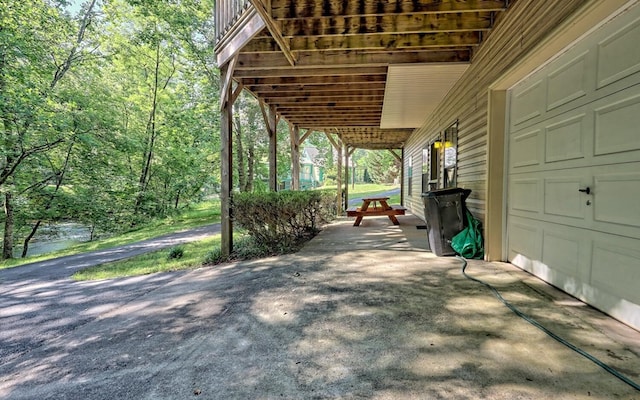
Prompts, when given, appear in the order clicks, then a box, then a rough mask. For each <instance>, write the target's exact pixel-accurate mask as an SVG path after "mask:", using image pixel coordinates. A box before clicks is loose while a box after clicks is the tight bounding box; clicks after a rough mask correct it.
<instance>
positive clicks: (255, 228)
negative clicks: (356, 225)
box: [232, 190, 336, 252]
mask: <svg viewBox="0 0 640 400" xmlns="http://www.w3.org/2000/svg"><path fill="white" fill-rule="evenodd" d="M335 207H336V195H335V191H328V190H310V191H283V192H267V193H236V194H234V196H233V216H232V218H233V220H234V221H235V222H236V223H237V224H238V225H239V226H240V227H242V228H244V229H246V230H247V232H248V233H249V235H250V236H251V237H252V238H253V240H254V241H255V244H256V245H257V246H259V247H266V248H270V249H277V250H276V251H277V252H282V250H284V249H286V248H291V247H296V246H297V245H298V244H299V243H301V242H303V241H305V240H307V239H308V238H309V237H312V236H313V235H315V234H316V233H317V232H318V230H319V228H320V226H321V225H322V224H324V223H326V222H328V221H330V220H331V219H333V218H335V215H336V208H335Z"/></svg>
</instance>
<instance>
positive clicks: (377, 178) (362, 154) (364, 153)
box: [353, 150, 401, 184]
mask: <svg viewBox="0 0 640 400" xmlns="http://www.w3.org/2000/svg"><path fill="white" fill-rule="evenodd" d="M353 159H354V161H355V162H356V163H357V165H358V168H359V169H361V170H362V171H363V174H366V175H363V180H364V181H365V182H367V183H369V182H371V183H381V184H382V183H393V182H394V181H395V180H396V179H397V178H398V177H399V176H400V167H401V166H400V162H399V161H398V160H397V159H396V158H395V157H394V156H393V155H392V154H391V153H390V152H389V150H358V151H356V152H355V153H354V156H353Z"/></svg>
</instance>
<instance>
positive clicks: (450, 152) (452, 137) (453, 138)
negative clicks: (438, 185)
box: [442, 121, 458, 188]
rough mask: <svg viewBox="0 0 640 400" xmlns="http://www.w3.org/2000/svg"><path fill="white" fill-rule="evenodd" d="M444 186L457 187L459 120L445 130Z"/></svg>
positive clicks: (443, 145)
mask: <svg viewBox="0 0 640 400" xmlns="http://www.w3.org/2000/svg"><path fill="white" fill-rule="evenodd" d="M443 139H444V140H443V144H442V147H443V149H444V160H443V161H444V163H443V172H444V173H443V187H445V188H449V187H455V186H456V184H457V175H458V121H456V122H454V123H453V124H451V125H450V126H449V127H448V128H447V129H445V131H444V138H443Z"/></svg>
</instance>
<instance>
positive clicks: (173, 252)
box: [167, 246, 184, 260]
mask: <svg viewBox="0 0 640 400" xmlns="http://www.w3.org/2000/svg"><path fill="white" fill-rule="evenodd" d="M183 255H184V246H174V247H172V248H170V249H169V254H167V260H175V259H178V258H182V256H183Z"/></svg>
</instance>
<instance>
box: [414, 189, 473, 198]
mask: <svg viewBox="0 0 640 400" xmlns="http://www.w3.org/2000/svg"><path fill="white" fill-rule="evenodd" d="M458 193H459V194H460V195H461V196H462V199H463V200H464V199H466V198H467V197H469V195H470V194H471V189H463V188H457V187H456V188H447V189H435V190H430V191H428V192H423V193H422V197H429V198H431V197H438V196H447V195H452V194H458Z"/></svg>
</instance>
